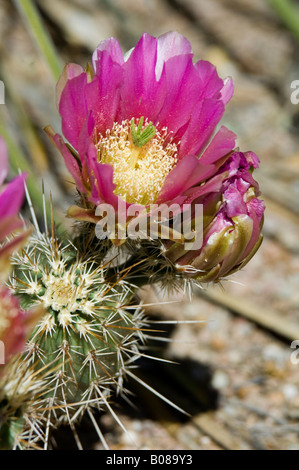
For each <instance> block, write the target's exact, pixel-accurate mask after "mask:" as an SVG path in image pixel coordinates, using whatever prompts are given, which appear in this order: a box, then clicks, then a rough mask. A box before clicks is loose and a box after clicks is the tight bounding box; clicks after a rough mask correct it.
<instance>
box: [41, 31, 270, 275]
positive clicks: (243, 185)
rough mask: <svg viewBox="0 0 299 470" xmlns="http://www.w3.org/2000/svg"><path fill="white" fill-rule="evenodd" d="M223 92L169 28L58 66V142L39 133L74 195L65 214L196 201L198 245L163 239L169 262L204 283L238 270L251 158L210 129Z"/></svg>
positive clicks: (254, 191) (259, 212) (251, 214)
mask: <svg viewBox="0 0 299 470" xmlns="http://www.w3.org/2000/svg"><path fill="white" fill-rule="evenodd" d="M232 95H233V82H232V80H231V79H230V78H228V79H225V80H223V79H221V78H220V77H219V76H218V74H217V71H216V68H215V67H214V66H213V65H212V64H210V63H209V62H207V61H203V60H200V61H198V62H196V63H194V62H193V54H192V49H191V45H190V43H189V41H188V40H187V39H186V38H185V37H183V36H182V35H180V34H178V33H176V32H170V33H167V34H165V35H163V36H160V37H158V38H155V37H152V36H150V35H148V34H143V36H142V37H141V38H140V40H139V41H138V42H137V44H136V46H135V47H134V48H133V49H132V50H131V51H129V52H128V53H127V54H125V55H124V56H123V54H122V52H121V48H120V45H119V43H118V41H117V40H116V39H114V38H111V39H108V40H106V41H103V42H102V43H100V45H99V46H98V48H97V49H96V50H95V52H94V53H93V56H92V67H91V66H88V67H87V69H86V71H84V70H83V69H82V67H80V66H79V65H75V64H69V65H67V66H66V68H65V69H64V71H63V73H62V76H61V78H60V80H59V82H58V84H57V104H58V108H59V112H60V114H61V118H62V132H63V135H64V137H65V138H66V139H67V140H68V143H65V142H64V140H63V138H62V137H61V136H60V135H59V134H57V133H55V132H54V130H53V129H52V128H51V127H50V126H48V127H47V128H46V132H47V133H48V135H49V137H50V138H51V139H52V141H53V142H54V144H55V145H56V147H57V148H58V149H59V151H60V152H61V154H62V155H63V157H64V160H65V163H66V166H67V168H68V169H69V171H70V173H71V174H72V176H73V178H74V180H75V183H76V186H77V189H78V191H79V192H80V193H81V196H82V200H81V201H82V207H78V206H72V207H71V208H70V209H69V215H70V216H73V217H75V218H77V219H81V220H89V221H94V222H96V220H97V218H96V216H95V207H96V206H99V205H101V204H103V203H104V204H109V205H110V206H113V207H114V209H115V211H116V213H117V211H118V208H119V207H123V204H120V200H121V201H122V202H125V205H126V206H125V207H126V208H128V207H129V206H133V208H135V207H136V209H137V210H140V208H148V207H149V206H150V205H151V204H158V205H162V204H166V205H168V207H169V206H170V205H171V204H173V203H176V204H179V206H180V207H183V205H184V204H193V205H194V204H203V211H204V218H203V219H204V220H203V225H204V227H203V228H204V233H203V246H202V247H201V249H200V250H199V251H198V250H191V252H187V253H186V252H185V250H184V248H183V247H182V246H180V245H179V243H172V242H170V241H169V243H168V242H167V240H166V245H167V246H168V245H171V247H170V246H168V248H169V252H167V253H168V254H169V257H170V259H172V260H173V261H174V263H176V264H177V266H178V267H181V269H184V266H187V265H191V266H192V267H193V268H194V270H195V271H196V272H197V273H199V272H200V271H201V270H202V271H203V274H202V276H201V278H202V280H207V281H208V280H209V279H212V280H214V279H216V278H219V276H220V277H222V276H224V275H226V274H227V273H230V272H232V270H233V268H234V267H236V266H241V264H242V263H243V261H244V262H245V260H247V259H249V257H250V254H252V253H253V252H254V250H256V249H257V247H258V245H259V244H260V241H261V235H260V231H261V225H262V219H263V212H264V203H263V202H262V201H260V200H259V199H258V196H259V189H258V185H257V183H256V182H255V181H254V179H253V178H252V175H251V173H252V171H253V170H254V169H255V168H256V167H257V166H258V164H259V160H258V158H257V157H256V155H255V154H253V152H247V153H241V152H237V151H235V150H234V149H235V142H236V135H235V134H234V133H233V132H231V131H230V130H228V129H227V128H226V127H224V126H221V127H220V128H219V129H218V130H217V131H216V128H217V126H218V124H219V122H220V120H221V118H222V116H223V114H224V111H225V106H226V105H227V103H228V102H229V100H230V99H231V97H232ZM182 210H183V209H182ZM118 218H119V219H121V217H120V213H119V214H118ZM122 220H123V219H122ZM127 222H128V221H127ZM116 223H118V222H117V221H116ZM217 237H218V238H217ZM218 239H219V240H218ZM217 240H218V241H217ZM115 242H116V243H117V240H116V241H115ZM217 243H218V244H217ZM219 243H220V245H219ZM241 245H242V246H241ZM212 248H213V249H214V251H215V252H214V253H212V251H211V249H212ZM212 268H213V269H214V271H213V273H211V270H212Z"/></svg>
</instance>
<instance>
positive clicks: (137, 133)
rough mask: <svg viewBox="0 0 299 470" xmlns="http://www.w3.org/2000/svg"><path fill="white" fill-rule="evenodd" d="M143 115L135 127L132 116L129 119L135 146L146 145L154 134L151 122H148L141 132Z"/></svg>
mask: <svg viewBox="0 0 299 470" xmlns="http://www.w3.org/2000/svg"><path fill="white" fill-rule="evenodd" d="M143 121H144V117H143V116H141V118H140V120H139V123H138V127H137V129H136V127H135V123H134V118H132V119H131V136H132V141H133V144H134V145H135V147H143V146H144V145H146V144H147V143H148V142H149V141H150V140H151V139H152V138H153V137H154V135H155V134H156V128H155V126H154V125H153V123H152V122H149V123H148V125H147V126H146V128H145V129H144V130H143V132H141V129H142V125H143Z"/></svg>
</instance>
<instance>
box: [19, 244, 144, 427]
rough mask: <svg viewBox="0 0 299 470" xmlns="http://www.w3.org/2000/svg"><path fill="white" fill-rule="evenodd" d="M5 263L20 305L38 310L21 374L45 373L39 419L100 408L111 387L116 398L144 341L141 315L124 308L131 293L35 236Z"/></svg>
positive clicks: (74, 254)
mask: <svg viewBox="0 0 299 470" xmlns="http://www.w3.org/2000/svg"><path fill="white" fill-rule="evenodd" d="M12 263H13V265H14V274H13V276H12V277H11V280H10V284H11V287H12V288H13V291H14V292H15V294H16V295H18V296H19V298H20V300H21V304H22V306H23V307H24V308H28V307H31V306H33V305H38V304H42V305H43V306H44V309H45V313H44V315H43V317H42V319H41V320H40V322H39V323H38V324H37V326H36V327H35V329H34V331H33V332H32V334H31V337H30V339H29V341H28V344H27V350H26V352H25V353H24V356H23V361H25V363H27V365H28V368H29V367H31V368H34V369H35V370H36V371H41V373H42V371H44V370H47V373H46V380H47V386H46V387H45V388H44V391H43V393H42V395H41V396H40V398H39V405H38V406H39V409H40V412H39V415H40V416H41V417H44V418H45V417H46V416H49V413H50V415H51V418H50V421H51V424H52V425H57V424H59V423H60V422H65V421H68V422H69V421H70V420H74V421H75V420H76V419H77V418H79V417H81V416H82V414H83V413H84V412H85V411H86V409H91V408H93V407H97V408H103V407H105V405H107V403H108V399H109V396H110V394H111V388H115V389H116V390H117V392H121V391H122V387H123V385H122V384H123V378H124V376H125V373H126V370H127V369H128V368H129V367H130V364H132V363H134V361H135V360H136V359H137V358H138V357H139V356H140V354H139V352H138V351H139V349H138V347H139V344H140V342H142V341H143V339H144V338H143V336H144V335H143V329H144V327H145V326H146V321H145V319H144V317H143V313H142V311H141V310H140V308H137V309H134V308H131V309H128V308H127V306H128V304H129V303H130V301H131V299H132V298H133V294H134V291H133V287H131V286H129V285H128V284H126V282H125V281H123V280H119V281H117V282H115V281H114V282H112V283H111V285H110V284H109V283H108V282H107V280H105V273H106V272H107V267H105V266H103V265H99V264H97V263H95V262H91V261H83V260H82V259H81V257H80V255H79V253H78V251H77V250H76V248H75V247H74V246H73V245H72V244H68V245H63V244H58V243H57V240H52V239H50V238H47V237H45V236H41V235H39V236H37V237H36V238H33V239H32V240H31V241H30V243H29V244H28V246H27V248H26V250H23V252H21V253H19V254H17V255H15V256H14V258H13V259H12ZM44 375H45V374H44ZM35 411H36V410H35Z"/></svg>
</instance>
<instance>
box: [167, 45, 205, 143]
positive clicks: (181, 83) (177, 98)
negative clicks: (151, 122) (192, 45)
mask: <svg viewBox="0 0 299 470" xmlns="http://www.w3.org/2000/svg"><path fill="white" fill-rule="evenodd" d="M163 71H164V73H165V82H166V89H167V93H166V94H165V101H164V103H163V107H162V108H161V110H160V112H159V116H158V121H159V124H160V126H162V127H163V126H165V127H167V129H168V130H169V131H171V132H172V135H173V136H175V137H176V138H177V133H178V131H179V130H180V129H181V128H183V127H184V126H186V124H187V123H188V121H189V120H190V117H191V115H192V112H193V109H194V107H195V106H197V97H198V95H199V93H200V85H201V84H200V83H199V81H198V80H197V79H196V70H195V68H194V65H193V62H192V55H187V54H185V55H181V56H177V57H172V58H170V59H169V60H168V61H167V62H166V63H165V65H164V69H163ZM162 76H163V75H162ZM177 140H179V139H177Z"/></svg>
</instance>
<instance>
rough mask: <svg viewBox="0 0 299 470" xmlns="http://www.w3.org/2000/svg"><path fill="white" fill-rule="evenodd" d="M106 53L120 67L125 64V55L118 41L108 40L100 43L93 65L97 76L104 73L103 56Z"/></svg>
mask: <svg viewBox="0 0 299 470" xmlns="http://www.w3.org/2000/svg"><path fill="white" fill-rule="evenodd" d="M105 53H106V54H107V55H109V57H110V59H111V61H112V62H115V63H116V64H119V65H122V64H123V63H124V57H123V53H122V50H121V47H120V45H119V42H118V40H117V39H115V38H109V39H106V40H105V41H102V42H100V44H99V45H98V47H97V48H96V50H95V51H94V53H93V55H92V65H93V68H94V71H95V73H96V74H99V73H102V56H103V54H105Z"/></svg>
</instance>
